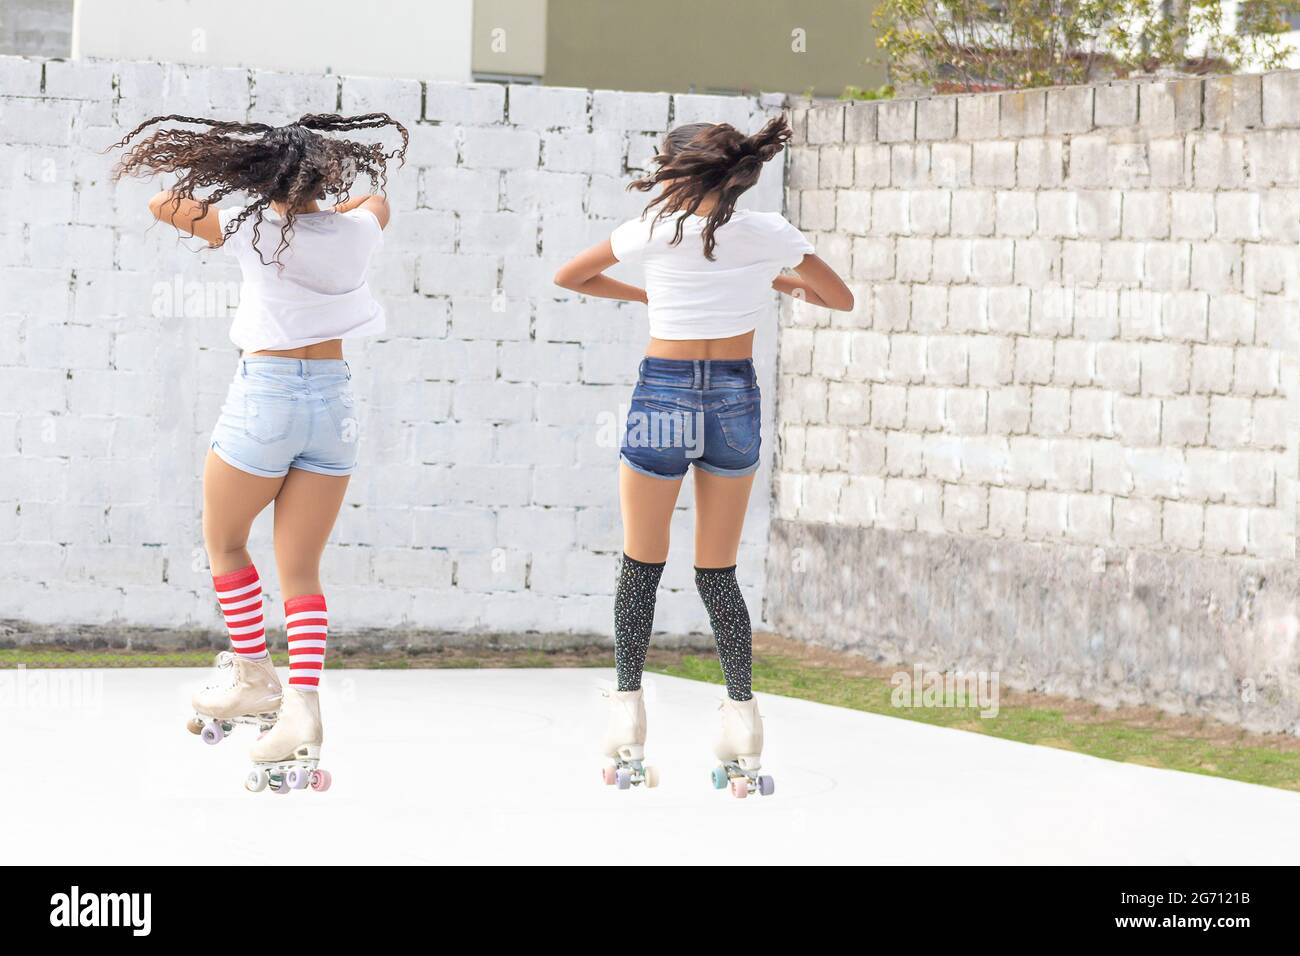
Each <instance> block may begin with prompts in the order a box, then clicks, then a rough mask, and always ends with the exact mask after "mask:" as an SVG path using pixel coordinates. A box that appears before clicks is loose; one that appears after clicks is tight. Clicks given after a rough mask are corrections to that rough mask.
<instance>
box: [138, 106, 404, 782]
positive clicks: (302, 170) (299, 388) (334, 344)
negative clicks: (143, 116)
mask: <svg viewBox="0 0 1300 956" xmlns="http://www.w3.org/2000/svg"><path fill="white" fill-rule="evenodd" d="M171 123H176V124H183V125H180V126H170V125H169V126H164V127H163V128H160V129H157V130H155V131H153V132H151V133H149V134H148V135H147V136H144V137H143V138H141V139H139V140H138V141H137V140H136V137H137V136H139V135H140V134H141V133H143V132H144V131H145V130H146V129H148V128H150V127H154V126H157V125H158V124H171ZM193 127H200V128H197V129H195V128H193ZM385 127H392V128H393V129H394V130H396V132H397V133H398V134H399V135H400V136H401V140H402V145H401V146H400V147H398V148H396V149H393V150H387V149H385V147H384V146H382V145H381V144H379V143H366V142H361V141H358V140H354V139H350V138H346V137H342V136H337V135H332V134H340V133H348V132H352V131H361V130H381V129H383V128H385ZM407 139H408V138H407V132H406V129H405V128H404V127H403V126H402V125H401V124H400V123H398V122H397V121H395V120H394V119H392V118H391V117H390V116H388V115H387V114H385V113H367V114H365V115H361V116H338V115H334V114H310V115H307V116H303V117H301V118H300V119H299V120H298V121H297V122H294V123H290V124H289V125H287V126H269V125H266V124H264V123H233V122H222V121H219V120H211V119H203V118H196V117H189V116H177V115H168V116H156V117H154V118H152V119H150V120H147V121H145V122H143V123H141V124H140V125H139V126H137V127H136V128H135V129H133V130H132V131H131V132H130V133H128V134H127V135H126V136H125V137H123V138H122V140H121V141H120V142H118V143H117V144H116V146H118V147H123V148H125V149H126V152H125V154H124V156H123V158H122V160H121V162H120V163H119V165H118V167H117V170H116V175H117V177H119V178H120V177H121V176H126V175H133V176H151V175H155V174H157V173H168V174H174V175H175V176H176V177H177V179H176V183H175V184H174V185H173V186H172V187H171V188H170V189H167V190H164V191H163V192H160V193H158V194H157V195H156V196H154V197H153V199H151V200H150V201H149V210H150V212H152V213H153V215H154V216H155V217H156V218H157V219H158V220H159V221H161V222H164V223H167V224H169V225H171V226H174V227H175V228H176V229H177V230H179V231H180V232H181V233H184V234H186V235H192V236H197V237H199V238H200V239H203V240H206V241H207V243H208V245H209V246H211V247H218V246H219V247H221V248H223V249H226V250H228V251H229V252H230V253H232V254H233V255H234V257H235V259H236V261H237V262H238V263H239V268H240V272H241V274H242V278H243V284H242V287H241V292H240V299H239V307H238V310H237V311H236V314H235V318H234V322H233V324H232V325H231V329H230V337H231V339H232V340H233V341H234V343H235V344H236V345H237V346H239V348H240V350H241V351H242V355H241V357H240V360H239V365H238V367H237V368H236V369H235V375H234V380H233V381H232V382H231V384H230V388H229V391H228V393H227V396H226V401H225V405H224V406H223V408H222V410H221V415H220V418H219V419H218V420H217V423H216V427H215V428H214V429H213V432H212V438H211V441H210V444H209V450H208V455H207V460H206V463H205V465H204V470H203V537H204V543H205V545H206V548H207V553H208V560H209V563H210V565H211V569H212V575H213V578H212V581H213V586H214V587H215V589H216V592H217V600H218V602H219V603H220V606H221V610H222V613H223V615H224V617H225V623H226V626H227V628H228V630H229V633H230V643H231V650H230V651H228V652H222V653H221V655H219V657H218V660H217V663H218V677H217V680H216V681H214V682H213V683H212V684H210V685H209V686H208V687H206V688H204V689H203V690H201V691H199V692H198V693H196V694H195V696H194V699H193V704H194V710H195V715H196V716H195V717H194V719H193V720H191V721H190V729H191V730H192V731H193V732H194V733H198V734H202V737H203V739H204V740H205V741H207V742H208V743H217V742H218V741H220V740H221V739H222V737H223V736H224V734H225V733H227V732H229V731H230V730H231V729H232V726H233V725H234V724H236V723H250V724H256V725H259V726H261V727H262V729H263V730H264V731H265V732H264V733H263V734H262V735H261V736H260V737H259V738H258V740H257V742H256V743H255V744H254V745H253V749H252V758H253V760H254V763H255V764H256V765H257V767H256V769H255V770H254V771H253V773H252V774H251V775H250V777H249V781H248V785H249V787H250V789H254V790H260V789H263V788H264V787H266V786H267V784H268V783H270V784H271V785H272V786H273V788H274V790H275V791H276V792H278V793H287V792H288V790H289V789H291V788H299V787H302V786H306V785H307V784H311V785H312V786H313V787H315V788H316V789H325V787H327V786H328V785H329V775H328V773H327V772H326V771H324V770H319V769H318V768H317V762H318V760H319V759H320V746H321V740H322V736H323V735H322V728H321V717H320V703H319V697H318V694H317V693H316V691H317V688H318V687H319V684H320V676H321V670H322V668H323V666H324V661H325V643H326V634H327V631H328V624H329V614H328V610H327V608H326V604H325V597H324V595H323V593H322V592H323V588H322V587H321V582H320V559H321V554H322V552H323V550H324V548H325V542H326V539H327V538H328V537H329V534H330V531H331V529H332V528H333V527H334V521H335V519H336V518H337V516H338V512H339V508H340V507H341V505H342V503H343V496H344V492H345V491H346V490H347V486H348V477H349V476H350V475H351V474H352V470H353V468H354V466H355V464H356V460H357V438H358V424H357V412H356V401H355V399H354V397H353V394H352V389H351V384H350V378H351V375H350V372H349V370H348V366H347V363H346V362H344V360H343V341H342V340H343V339H344V338H358V337H361V336H366V335H374V334H376V333H379V332H381V331H383V328H384V310H383V308H382V306H380V304H379V303H378V302H377V301H376V300H375V298H374V296H373V295H372V294H371V291H370V288H369V286H368V284H367V281H366V274H367V270H368V267H369V263H370V259H371V256H372V255H373V254H374V252H375V250H376V249H378V248H379V247H380V245H381V244H382V243H383V230H384V228H385V227H386V226H387V225H388V220H389V216H390V214H391V213H390V210H389V206H388V202H387V200H386V199H385V198H384V195H383V191H384V188H385V186H386V184H387V164H388V161H389V160H391V159H393V158H398V159H399V160H402V159H404V158H405V152H406V144H407ZM361 174H365V175H367V176H368V177H369V178H370V180H371V183H372V185H374V186H377V187H378V189H379V194H377V195H359V196H351V189H352V185H353V183H354V182H355V181H356V179H357V177H358V175H361ZM201 192H202V195H200V193H201ZM227 197H238V199H239V200H240V201H237V202H236V203H235V204H233V205H230V206H226V207H220V208H219V207H218V205H217V204H218V203H220V202H221V201H222V200H225V199H226V198H227ZM330 200H332V202H330ZM322 203H325V205H322ZM272 502H274V503H275V525H274V539H275V540H274V545H275V560H276V566H277V569H278V571H279V578H280V589H281V592H282V594H283V597H284V614H285V618H284V622H285V630H286V632H287V635H288V643H289V679H288V686H287V687H284V688H282V687H281V684H280V680H279V677H278V676H277V674H276V671H275V667H274V665H273V664H272V662H271V658H270V655H269V654H268V652H267V647H266V637H265V635H266V630H265V626H264V618H263V595H262V584H261V579H260V578H259V576H258V573H257V569H256V568H255V567H254V565H253V561H252V559H251V557H250V556H249V553H248V550H247V544H248V534H249V529H250V528H251V526H252V524H253V519H254V518H256V517H257V515H258V514H259V513H260V512H261V511H262V510H263V509H264V508H265V507H266V506H267V505H269V504H271V503H272Z"/></svg>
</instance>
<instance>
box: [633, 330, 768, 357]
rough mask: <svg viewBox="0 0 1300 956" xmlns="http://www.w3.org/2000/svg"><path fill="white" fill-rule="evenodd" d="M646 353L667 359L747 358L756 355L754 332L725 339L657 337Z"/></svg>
mask: <svg viewBox="0 0 1300 956" xmlns="http://www.w3.org/2000/svg"><path fill="white" fill-rule="evenodd" d="M645 354H646V355H648V356H650V357H651V358H665V359H747V358H753V356H754V333H753V332H745V333H742V334H741V335H733V336H731V337H730V338H725V339H655V338H652V339H651V340H650V344H649V345H647V346H646V350H645Z"/></svg>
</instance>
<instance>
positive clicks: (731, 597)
mask: <svg viewBox="0 0 1300 956" xmlns="http://www.w3.org/2000/svg"><path fill="white" fill-rule="evenodd" d="M695 587H696V588H697V589H698V590H699V592H700V598H701V599H702V600H703V601H704V607H705V608H706V609H707V610H708V612H709V624H710V625H712V627H713V640H714V642H715V643H716V644H717V645H718V660H720V661H721V662H722V676H723V677H724V678H726V681H727V696H728V697H730V698H731V699H732V700H749V699H750V698H751V697H753V696H754V694H753V691H752V690H751V689H750V682H751V681H752V680H753V677H752V674H751V671H752V668H753V635H752V633H751V632H750V629H749V609H748V608H746V607H745V598H744V597H743V596H742V595H741V593H740V585H739V584H737V583H736V568H735V565H732V566H731V567H729V568H696V569H695Z"/></svg>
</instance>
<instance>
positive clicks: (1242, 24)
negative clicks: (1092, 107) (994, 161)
mask: <svg viewBox="0 0 1300 956" xmlns="http://www.w3.org/2000/svg"><path fill="white" fill-rule="evenodd" d="M1234 9H1238V10H1239V12H1238V14H1237V16H1236V17H1235V18H1234V17H1232V12H1233V10H1234ZM1298 12H1300V0H1244V2H1242V3H1241V5H1240V7H1238V6H1237V4H1235V3H1233V2H1232V0H880V2H879V4H878V5H877V7H876V10H875V14H874V18H873V19H874V22H875V25H876V28H877V29H878V30H879V38H878V39H877V41H876V42H877V45H878V46H879V47H880V48H881V49H882V50H883V51H884V52H885V53H886V54H887V55H888V56H889V59H890V71H891V74H892V78H893V79H894V80H895V81H896V82H899V83H904V84H909V85H919V86H925V87H929V88H931V89H936V90H980V89H1017V88H1025V87H1035V86H1054V85H1058V84H1067V83H1084V82H1089V81H1092V80H1096V79H1099V78H1102V77H1106V76H1123V75H1127V74H1130V73H1134V72H1139V73H1150V72H1154V71H1156V70H1159V69H1172V70H1176V71H1186V72H1206V71H1211V70H1213V71H1220V72H1231V71H1235V70H1239V69H1243V68H1249V69H1258V70H1269V69H1277V68H1278V67H1280V66H1282V65H1284V63H1285V61H1286V58H1287V57H1288V56H1289V54H1290V53H1291V52H1292V50H1291V47H1290V45H1289V44H1287V43H1286V42H1285V37H1284V36H1283V34H1285V33H1286V32H1287V31H1288V30H1291V29H1294V27H1293V26H1292V25H1291V22H1289V20H1288V18H1289V17H1291V18H1294V17H1295V15H1296V14H1297V13H1298ZM1292 22H1294V21H1292Z"/></svg>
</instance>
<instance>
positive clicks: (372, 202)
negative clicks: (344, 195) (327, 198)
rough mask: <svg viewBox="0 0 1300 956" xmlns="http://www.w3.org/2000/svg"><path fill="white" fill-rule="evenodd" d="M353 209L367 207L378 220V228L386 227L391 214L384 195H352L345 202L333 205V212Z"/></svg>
mask: <svg viewBox="0 0 1300 956" xmlns="http://www.w3.org/2000/svg"><path fill="white" fill-rule="evenodd" d="M354 209H367V210H369V211H370V213H371V215H373V216H374V217H375V218H376V219H378V220H379V228H380V229H386V228H388V220H389V218H390V217H391V216H392V210H391V209H390V208H389V206H388V198H387V197H386V196H374V195H365V196H353V197H352V198H351V199H349V200H347V201H346V202H341V203H338V204H337V205H335V206H334V211H335V212H351V211H352V210H354Z"/></svg>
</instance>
